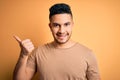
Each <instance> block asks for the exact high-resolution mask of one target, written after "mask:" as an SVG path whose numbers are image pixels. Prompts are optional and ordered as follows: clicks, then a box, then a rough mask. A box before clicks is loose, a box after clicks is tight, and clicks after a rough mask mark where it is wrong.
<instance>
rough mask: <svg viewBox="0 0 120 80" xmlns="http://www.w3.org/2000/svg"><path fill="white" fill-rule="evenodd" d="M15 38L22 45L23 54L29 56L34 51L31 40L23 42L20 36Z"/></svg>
mask: <svg viewBox="0 0 120 80" xmlns="http://www.w3.org/2000/svg"><path fill="white" fill-rule="evenodd" d="M13 37H14V38H15V39H16V41H17V42H18V43H19V44H20V48H21V52H22V53H23V54H24V55H29V54H30V53H31V52H32V51H33V50H34V45H33V44H32V42H31V41H30V39H25V40H21V39H20V38H19V37H18V36H13Z"/></svg>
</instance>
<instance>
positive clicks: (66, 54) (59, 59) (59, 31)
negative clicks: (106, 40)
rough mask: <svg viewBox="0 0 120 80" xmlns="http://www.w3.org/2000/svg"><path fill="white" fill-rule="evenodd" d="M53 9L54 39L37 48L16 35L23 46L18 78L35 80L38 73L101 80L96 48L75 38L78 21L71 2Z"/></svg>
mask: <svg viewBox="0 0 120 80" xmlns="http://www.w3.org/2000/svg"><path fill="white" fill-rule="evenodd" d="M49 11H50V14H49V20H50V23H49V27H50V30H51V32H52V35H53V37H54V41H53V42H51V43H47V44H45V45H43V46H39V47H38V48H36V49H34V45H33V44H32V42H31V41H30V40H29V39H26V40H23V41H22V40H21V39H20V38H19V37H17V36H14V37H15V39H16V40H17V41H18V43H19V44H20V47H21V53H20V57H19V59H18V62H17V65H16V67H15V70H14V76H13V77H14V80H31V79H32V77H33V76H34V74H35V73H36V72H38V73H39V77H40V80H100V75H99V71H98V66H97V61H96V59H95V56H94V55H93V53H92V51H91V50H90V49H88V48H87V47H85V46H83V45H81V44H79V43H77V42H74V41H73V40H71V34H72V28H73V25H74V22H73V15H72V12H71V9H70V7H69V5H67V4H64V3H59V4H55V5H53V6H52V7H51V8H50V10H49ZM33 49H34V50H33ZM31 52H32V53H31Z"/></svg>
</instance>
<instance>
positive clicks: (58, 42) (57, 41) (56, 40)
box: [54, 32, 72, 44]
mask: <svg viewBox="0 0 120 80" xmlns="http://www.w3.org/2000/svg"><path fill="white" fill-rule="evenodd" d="M71 35H72V32H71V33H70V34H69V33H67V36H68V38H67V40H66V41H64V42H62V41H59V40H58V39H56V38H55V36H54V41H55V42H56V43H57V44H65V43H67V42H68V41H69V40H70V38H71Z"/></svg>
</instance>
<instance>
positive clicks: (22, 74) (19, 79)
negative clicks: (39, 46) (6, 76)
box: [13, 36, 35, 80]
mask: <svg viewBox="0 0 120 80" xmlns="http://www.w3.org/2000/svg"><path fill="white" fill-rule="evenodd" d="M14 38H15V39H16V40H17V42H18V43H19V44H20V47H21V53H20V56H19V59H18V62H17V64H16V66H15V69H14V73H13V80H31V78H32V77H33V75H34V73H35V70H33V69H31V68H28V67H27V60H28V56H29V55H30V53H31V52H32V50H33V49H34V45H33V44H32V42H31V41H30V40H29V39H26V40H23V41H22V40H21V39H20V38H19V37H17V36H14Z"/></svg>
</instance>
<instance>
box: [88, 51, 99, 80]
mask: <svg viewBox="0 0 120 80" xmlns="http://www.w3.org/2000/svg"><path fill="white" fill-rule="evenodd" d="M87 78H88V80H101V78H100V73H99V69H98V63H97V59H96V57H95V55H94V54H93V53H90V54H89V60H88V69H87Z"/></svg>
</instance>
